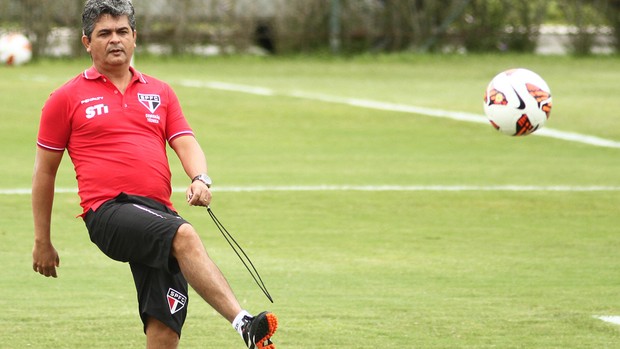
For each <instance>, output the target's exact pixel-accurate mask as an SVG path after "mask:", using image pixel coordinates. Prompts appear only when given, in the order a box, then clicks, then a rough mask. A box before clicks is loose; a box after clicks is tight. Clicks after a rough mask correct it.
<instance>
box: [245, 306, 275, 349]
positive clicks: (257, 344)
mask: <svg viewBox="0 0 620 349" xmlns="http://www.w3.org/2000/svg"><path fill="white" fill-rule="evenodd" d="M276 328H278V318H277V317H276V316H275V315H274V314H273V313H270V312H266V311H264V312H262V313H260V314H258V315H256V316H254V317H249V316H246V317H244V318H243V325H241V336H242V337H243V340H244V341H245V344H246V345H247V346H248V348H249V349H276V346H275V344H273V343H272V342H271V339H270V338H271V336H273V333H274V332H276Z"/></svg>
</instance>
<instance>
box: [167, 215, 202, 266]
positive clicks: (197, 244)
mask: <svg viewBox="0 0 620 349" xmlns="http://www.w3.org/2000/svg"><path fill="white" fill-rule="evenodd" d="M192 250H202V251H204V247H203V245H202V241H201V240H200V236H198V233H197V232H196V230H195V229H194V227H192V226H191V225H190V224H187V223H186V224H183V225H181V226H180V227H179V229H178V230H177V233H176V234H175V236H174V238H173V239H172V255H173V256H174V257H176V258H179V256H182V255H183V254H185V253H188V252H190V251H192Z"/></svg>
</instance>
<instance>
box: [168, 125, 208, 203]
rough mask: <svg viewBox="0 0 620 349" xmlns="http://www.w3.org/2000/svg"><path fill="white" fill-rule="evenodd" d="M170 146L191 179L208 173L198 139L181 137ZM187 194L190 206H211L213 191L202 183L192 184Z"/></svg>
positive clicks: (195, 182) (188, 136) (187, 136)
mask: <svg viewBox="0 0 620 349" xmlns="http://www.w3.org/2000/svg"><path fill="white" fill-rule="evenodd" d="M170 146H171V147H172V149H174V151H175V153H176V154H177V156H178V157H179V160H181V164H182V165H183V169H184V170H185V173H187V175H188V176H189V178H194V177H195V176H197V175H199V174H201V173H204V174H206V173H207V160H206V158H205V154H204V152H203V151H202V148H201V147H200V144H198V141H197V140H196V138H194V137H193V136H191V135H186V136H179V137H177V138H175V139H173V140H172V141H171V142H170ZM186 194H187V202H188V203H189V204H190V205H195V206H209V203H210V202H211V190H210V189H209V188H208V187H207V185H206V184H204V183H203V182H201V181H194V182H192V183H191V184H190V186H189V187H188V188H187V191H186Z"/></svg>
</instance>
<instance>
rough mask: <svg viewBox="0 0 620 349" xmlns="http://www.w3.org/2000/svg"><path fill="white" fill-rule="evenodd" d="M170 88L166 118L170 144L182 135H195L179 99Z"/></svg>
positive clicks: (167, 137)
mask: <svg viewBox="0 0 620 349" xmlns="http://www.w3.org/2000/svg"><path fill="white" fill-rule="evenodd" d="M167 88H168V101H169V103H168V115H167V116H166V139H167V140H168V143H170V141H172V140H173V139H174V138H176V137H178V136H182V135H192V136H193V135H194V132H193V131H192V129H191V127H190V126H189V123H188V122H187V119H185V116H184V115H183V110H182V109H181V104H180V103H179V98H178V97H177V95H176V94H175V93H174V91H173V90H172V88H171V87H170V86H167Z"/></svg>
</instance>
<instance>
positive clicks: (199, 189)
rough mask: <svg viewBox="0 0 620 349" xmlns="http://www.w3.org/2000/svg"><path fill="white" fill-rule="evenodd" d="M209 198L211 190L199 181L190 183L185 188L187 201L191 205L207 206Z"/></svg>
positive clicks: (209, 201)
mask: <svg viewBox="0 0 620 349" xmlns="http://www.w3.org/2000/svg"><path fill="white" fill-rule="evenodd" d="M211 198H212V195H211V190H209V188H208V187H207V186H206V185H204V183H201V182H200V181H196V182H194V183H192V185H191V186H190V187H189V188H188V189H187V202H188V203H189V204H190V205H191V206H205V207H206V206H209V204H210V203H211Z"/></svg>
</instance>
